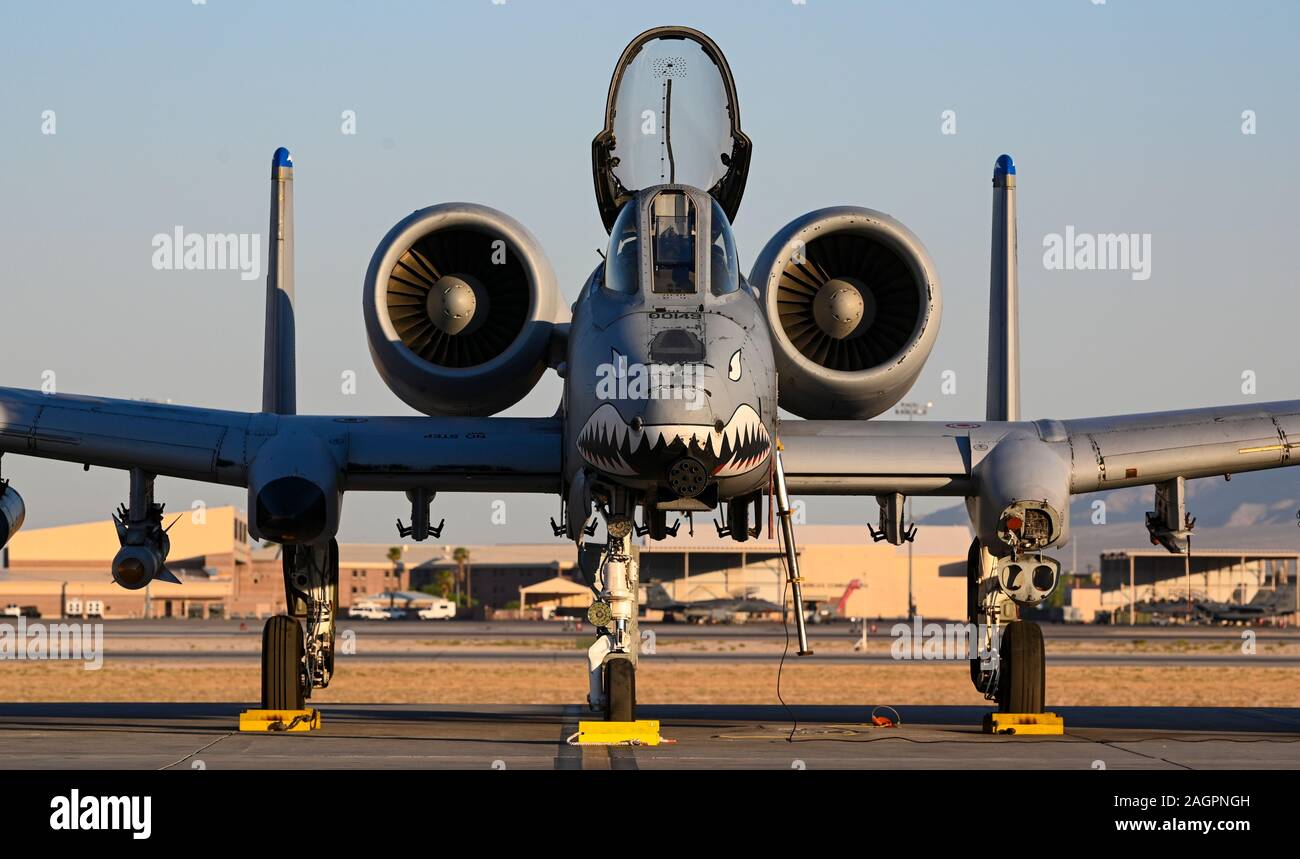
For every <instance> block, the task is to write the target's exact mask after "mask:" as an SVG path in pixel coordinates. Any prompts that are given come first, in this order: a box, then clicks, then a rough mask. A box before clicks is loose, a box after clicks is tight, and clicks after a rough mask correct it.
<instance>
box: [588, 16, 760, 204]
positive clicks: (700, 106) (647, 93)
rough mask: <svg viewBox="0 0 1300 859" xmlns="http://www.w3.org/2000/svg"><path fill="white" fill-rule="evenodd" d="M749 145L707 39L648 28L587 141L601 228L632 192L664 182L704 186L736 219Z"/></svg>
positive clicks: (722, 60) (718, 56)
mask: <svg viewBox="0 0 1300 859" xmlns="http://www.w3.org/2000/svg"><path fill="white" fill-rule="evenodd" d="M750 147H751V144H750V141H749V138H748V137H746V136H745V134H744V133H743V132H742V131H741V130H740V111H739V108H738V107H737V104H736V84H735V81H734V80H732V77H731V69H730V68H729V67H728V66H727V60H726V57H724V56H723V55H722V51H721V50H719V48H718V46H717V45H716V44H714V42H713V40H712V39H710V38H709V37H708V36H706V35H704V34H703V33H701V32H699V31H697V30H692V29H690V28H688V27H659V28H656V29H653V30H647V31H646V32H644V33H642V34H641V35H639V36H637V37H636V38H635V39H633V40H632V43H631V44H630V45H628V46H627V48H626V49H624V51H623V56H622V57H620V58H619V61H618V66H617V67H616V68H615V69H614V77H613V79H612V80H611V81H610V84H609V98H608V101H607V102H606V104H605V127H604V129H603V130H602V131H601V132H600V134H598V135H596V139H595V140H594V141H592V170H593V174H594V176H593V178H594V180H595V184H596V201H597V204H598V205H599V206H600V214H601V218H602V220H603V221H604V222H605V229H606V230H610V229H612V228H613V226H614V220H615V218H617V217H618V212H619V210H620V209H621V208H622V206H623V204H624V203H626V202H627V201H628V199H630V198H631V196H632V195H633V194H635V193H636V192H637V191H639V190H642V189H643V188H649V187H652V186H654V185H664V184H680V185H690V186H693V187H695V188H700V189H702V190H705V191H708V192H709V194H711V195H712V196H713V198H714V199H715V200H717V201H718V204H719V205H720V206H721V207H722V209H723V211H724V212H725V213H726V215H727V217H728V219H732V220H734V219H735V217H736V211H737V209H739V208H740V198H741V196H742V194H743V193H744V191H745V177H746V175H747V174H748V172H749V156H750Z"/></svg>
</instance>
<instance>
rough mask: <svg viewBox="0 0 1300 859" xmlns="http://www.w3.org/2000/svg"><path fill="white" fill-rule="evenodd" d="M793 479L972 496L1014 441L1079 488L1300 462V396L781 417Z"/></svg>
mask: <svg viewBox="0 0 1300 859" xmlns="http://www.w3.org/2000/svg"><path fill="white" fill-rule="evenodd" d="M780 438H781V442H782V444H783V445H784V447H785V454H784V462H785V469H786V480H787V481H788V483H789V486H790V491H791V492H792V493H798V494H805V495H881V494H885V493H891V492H901V493H904V494H908V495H940V496H972V495H975V494H977V492H978V485H977V484H978V476H977V471H976V467H977V466H978V465H979V464H980V462H981V461H982V460H983V459H984V458H985V457H987V456H988V455H989V454H990V453H991V452H992V451H993V450H994V449H995V448H996V447H997V446H998V445H999V444H1000V443H1002V442H1004V441H1005V440H1008V439H1010V438H1015V439H1017V440H1018V441H1024V440H1037V441H1039V442H1041V443H1042V444H1044V445H1046V446H1048V447H1049V448H1050V449H1052V450H1054V451H1055V452H1056V453H1057V454H1058V455H1059V456H1061V457H1062V458H1063V459H1065V460H1066V462H1068V464H1069V474H1070V486H1069V491H1070V492H1071V493H1073V494H1079V493H1084V492H1095V491H1098V490H1104V489H1118V488H1122V487H1126V486H1140V485H1146V484H1155V483H1160V482H1163V481H1166V480H1170V479H1173V478H1176V477H1185V478H1189V479H1190V478H1197V477H1211V476H1214V475H1220V474H1236V473H1239V472H1244V471H1257V470H1260V469H1265V468H1279V467H1284V466H1291V465H1297V464H1300V400H1286V401H1281V402H1274V403H1262V404H1259V405H1245V406H1223V407H1219V408H1208V409H1189V410H1185V411H1176V412H1156V413H1150V414H1139V415H1119V416H1113V417H1100V418H1082V419H1076V420H1066V421H1054V420H1041V421H1006V422H999V421H991V422H990V421H984V422H970V423H961V422H947V423H941V422H938V421H915V422H909V421H868V422H865V423H855V422H849V421H798V420H787V421H783V422H782V423H781V429H780Z"/></svg>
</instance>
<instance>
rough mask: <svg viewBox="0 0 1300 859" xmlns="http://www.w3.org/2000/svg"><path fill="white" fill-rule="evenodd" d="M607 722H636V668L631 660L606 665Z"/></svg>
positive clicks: (611, 662) (614, 661)
mask: <svg viewBox="0 0 1300 859" xmlns="http://www.w3.org/2000/svg"><path fill="white" fill-rule="evenodd" d="M605 720H606V721H609V722H635V721H636V666H635V665H633V664H632V660H630V659H611V660H609V661H608V662H606V663H605Z"/></svg>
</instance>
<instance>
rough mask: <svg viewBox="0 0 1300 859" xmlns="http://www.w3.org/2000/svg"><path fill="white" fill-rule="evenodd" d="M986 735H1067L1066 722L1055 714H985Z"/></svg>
mask: <svg viewBox="0 0 1300 859" xmlns="http://www.w3.org/2000/svg"><path fill="white" fill-rule="evenodd" d="M984 733H986V734H1015V735H1017V736H1023V735H1037V736H1045V735H1060V734H1064V733H1065V720H1064V719H1062V718H1061V717H1060V716H1058V715H1056V714H1055V713H985V714H984Z"/></svg>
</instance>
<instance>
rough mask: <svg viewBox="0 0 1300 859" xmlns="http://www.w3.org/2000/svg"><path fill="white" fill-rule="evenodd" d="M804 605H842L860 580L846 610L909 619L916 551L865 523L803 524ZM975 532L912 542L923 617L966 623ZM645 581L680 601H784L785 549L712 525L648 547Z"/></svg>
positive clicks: (929, 530) (927, 529)
mask: <svg viewBox="0 0 1300 859" xmlns="http://www.w3.org/2000/svg"><path fill="white" fill-rule="evenodd" d="M795 539H796V541H797V548H798V550H799V572H800V574H801V575H802V576H803V578H804V586H803V592H804V599H805V601H807V602H810V603H811V602H815V603H819V604H823V605H824V604H828V603H829V604H832V605H833V604H835V603H836V602H838V601H839V599H840V598H841V597H842V596H843V595H844V592H845V591H846V590H847V589H848V588H849V585H850V583H851V582H853V581H854V580H857V581H858V582H859V583H860V587H856V589H855V590H853V592H852V593H851V594H850V596H849V598H848V601H847V603H846V605H845V612H846V614H848V615H849V616H852V617H872V618H874V617H881V618H893V617H906V616H907V591H908V575H907V570H908V550H909V546H907V545H904V546H891V545H890V544H888V543H876V542H873V541H872V539H871V536H870V535H869V534H868V533H867V528H866V526H865V525H800V526H798V527H797V528H796V529H795ZM970 542H971V532H970V530H969V529H968V528H966V527H965V526H962V525H931V526H923V527H921V528H919V529H918V530H917V534H916V541H915V542H914V543H912V544H910V548H911V565H912V593H913V600H914V601H915V603H916V612H917V614H919V615H921V616H922V617H924V618H933V619H935V620H964V619H965V618H966V553H967V550H968V549H969V548H970ZM641 581H642V583H643V584H645V583H648V582H651V581H661V582H663V584H664V588H665V589H666V590H667V591H668V592H669V593H670V594H671V595H672V596H673V598H674V599H678V600H682V601H684V602H689V601H691V600H700V599H715V598H722V597H734V596H753V597H757V598H759V599H765V600H769V601H771V602H775V603H780V602H781V601H782V598H783V596H784V593H785V570H784V565H783V564H782V561H781V554H780V550H779V546H778V544H777V542H776V541H775V540H769V539H766V537H764V538H760V539H754V540H749V541H747V542H745V543H737V542H735V541H733V540H731V539H730V538H719V537H718V536H717V534H716V533H714V532H713V530H712V526H710V527H709V532H708V533H705V532H704V529H703V528H698V527H697V528H696V533H695V536H694V537H690V536H688V535H687V534H686V533H685V532H684V531H683V532H681V533H680V534H679V535H678V536H677V538H676V539H668V540H664V541H662V542H659V543H652V542H647V543H646V544H645V545H644V546H643V547H642V550H641Z"/></svg>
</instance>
